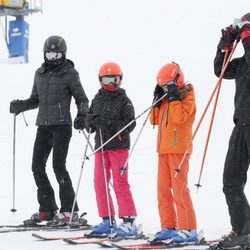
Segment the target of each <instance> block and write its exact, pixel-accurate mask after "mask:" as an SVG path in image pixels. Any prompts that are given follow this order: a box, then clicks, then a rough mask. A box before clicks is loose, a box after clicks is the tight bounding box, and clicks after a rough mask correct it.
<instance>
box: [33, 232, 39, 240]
mask: <svg viewBox="0 0 250 250" xmlns="http://www.w3.org/2000/svg"><path fill="white" fill-rule="evenodd" d="M31 235H32V236H33V237H34V238H36V239H41V236H40V235H39V234H35V233H32V234H31Z"/></svg>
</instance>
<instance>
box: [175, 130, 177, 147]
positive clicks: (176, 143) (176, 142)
mask: <svg viewBox="0 0 250 250" xmlns="http://www.w3.org/2000/svg"><path fill="white" fill-rule="evenodd" d="M176 145H177V139H176V128H174V148H176Z"/></svg>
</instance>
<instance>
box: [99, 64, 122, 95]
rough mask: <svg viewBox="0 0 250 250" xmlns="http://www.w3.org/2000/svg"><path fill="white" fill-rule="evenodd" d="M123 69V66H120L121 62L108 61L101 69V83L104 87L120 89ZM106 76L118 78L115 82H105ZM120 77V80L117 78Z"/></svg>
mask: <svg viewBox="0 0 250 250" xmlns="http://www.w3.org/2000/svg"><path fill="white" fill-rule="evenodd" d="M122 75H123V73H122V70H121V67H120V66H119V64H117V63H115V62H107V63H104V64H103V65H102V66H101V68H100V70H99V74H98V77H99V81H100V84H101V86H102V88H104V89H106V90H108V91H114V90H116V89H118V87H119V86H120V85H121V81H122ZM104 77H106V78H113V77H114V78H115V79H116V83H115V84H114V83H113V84H105V83H104V79H103V78H104ZM117 79H118V80H117Z"/></svg>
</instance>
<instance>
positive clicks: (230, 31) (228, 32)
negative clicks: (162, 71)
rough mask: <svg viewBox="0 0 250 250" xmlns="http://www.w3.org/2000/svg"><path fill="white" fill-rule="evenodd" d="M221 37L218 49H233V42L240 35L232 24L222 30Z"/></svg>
mask: <svg viewBox="0 0 250 250" xmlns="http://www.w3.org/2000/svg"><path fill="white" fill-rule="evenodd" d="M221 34H222V36H221V39H220V42H219V44H218V46H217V47H218V49H220V50H226V49H228V50H232V48H233V43H234V41H235V40H236V38H237V36H238V31H237V30H236V29H234V28H233V26H232V25H230V26H228V27H226V28H225V29H222V30H221Z"/></svg>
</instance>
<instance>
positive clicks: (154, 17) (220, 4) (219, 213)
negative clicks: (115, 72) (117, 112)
mask: <svg viewBox="0 0 250 250" xmlns="http://www.w3.org/2000/svg"><path fill="white" fill-rule="evenodd" d="M239 2H240V3H239ZM43 7H44V13H43V14H37V15H33V16H31V17H28V18H27V21H28V22H29V23H30V64H28V65H4V64H0V72H1V86H2V88H1V92H0V103H1V105H0V114H1V120H0V121H1V122H0V149H1V151H0V152H1V153H0V156H1V157H0V224H16V223H20V222H21V221H22V220H23V219H26V218H29V217H30V215H31V214H32V213H33V212H35V211H37V209H38V205H37V201H36V187H35V183H34V180H33V177H32V173H31V157H32V148H33V143H34V138H35V134H36V126H35V125H34V123H35V118H36V114H37V110H34V111H29V112H25V117H26V119H27V121H28V124H29V126H28V127H26V126H25V123H24V121H23V118H22V115H19V116H18V118H17V138H16V139H17V145H16V151H17V153H16V208H17V212H16V213H15V214H14V216H13V215H12V213H11V212H10V209H11V208H12V139H13V116H12V115H11V114H9V112H8V109H9V102H10V101H11V100H13V99H17V98H19V99H25V98H27V97H28V96H29V94H30V92H31V88H32V83H33V77H34V72H35V70H36V68H37V67H39V66H40V64H41V63H42V59H43V53H42V47H43V43H44V40H45V39H46V38H47V37H48V36H50V35H54V34H58V35H61V36H63V37H64V38H65V40H66V42H67V44H68V54H67V55H68V58H70V59H72V60H73V61H74V62H75V66H76V69H77V70H78V71H79V73H80V77H81V80H82V83H83V86H84V89H85V91H86V93H87V95H88V97H89V99H90V100H91V99H92V97H93V96H94V94H95V93H96V91H97V90H98V88H99V83H98V78H97V73H98V70H99V67H100V65H101V64H102V63H104V62H106V61H109V60H113V61H116V62H118V63H119V64H120V65H121V67H122V69H123V72H124V83H123V87H124V88H125V89H126V90H127V93H128V96H129V97H130V98H131V100H132V101H133V103H134V106H135V109H136V114H137V115H138V114H140V113H141V112H142V111H144V110H145V109H146V108H147V107H148V106H149V105H150V104H151V101H152V92H153V89H154V86H155V84H156V74H157V71H158V70H159V68H160V67H161V66H162V65H163V64H165V63H167V62H171V61H175V62H178V63H179V64H180V66H181V68H182V70H183V72H184V74H185V79H186V80H187V81H190V82H192V83H193V85H194V88H195V91H196V99H197V116H196V123H197V122H198V120H199V118H200V116H201V113H202V112H203V110H204V108H205V105H206V103H207V101H208V99H209V97H210V95H211V93H212V89H213V87H214V86H215V84H216V81H217V79H216V77H215V76H214V74H213V58H214V56H215V52H216V46H217V43H218V40H219V37H220V30H221V28H223V27H225V26H227V25H229V24H230V23H232V21H233V19H234V18H236V17H241V16H242V15H243V14H245V13H246V12H249V9H248V7H249V0H241V1H238V2H236V1H231V0H230V1H228V0H220V1H215V0H210V1H202V0H178V1H170V0H154V1H152V0H123V1H122V0H105V1H101V0H82V1H76V0H75V1H56V0H50V1H44V6H43ZM4 46H5V45H4V40H3V38H2V37H1V38H0V54H1V58H3V57H4V56H7V55H6V51H5V47H4ZM242 53H243V50H242V46H241V44H240V45H239V47H238V48H237V51H236V55H238V56H240V55H242ZM233 96H234V81H224V82H223V86H222V89H221V95H220V100H219V103H218V108H217V114H216V117H215V124H214V128H213V132H212V138H211V141H210V144H209V149H208V154H207V159H206V162H205V169H204V173H203V176H202V181H201V184H202V185H203V186H202V188H201V189H200V190H199V192H198V193H196V187H195V186H194V184H196V183H197V181H198V175H199V170H200V165H201V159H202V153H203V148H204V144H205V139H206V134H207V129H208V124H209V118H210V116H211V112H209V113H208V114H207V117H206V119H205V121H204V122H203V124H202V127H201V129H200V130H199V133H198V134H197V138H196V139H195V141H194V153H193V156H192V158H191V162H190V175H189V183H190V191H191V194H192V198H193V202H194V206H195V209H196V214H197V220H198V227H199V229H203V230H205V235H206V237H207V238H209V239H211V238H217V237H220V236H221V234H223V233H227V232H228V231H229V230H230V223H229V217H228V211H227V206H226V203H225V199H224V195H223V193H222V185H221V184H222V171H223V164H224V158H225V154H226V151H227V145H228V140H229V136H230V133H231V130H232V127H233V123H232V114H233ZM72 110H73V112H72V114H73V116H74V115H75V113H76V109H75V107H74V102H73V103H72ZM144 119H145V116H144V117H142V118H140V120H138V123H137V128H136V130H135V131H134V132H133V134H132V139H134V138H135V137H136V136H137V134H138V132H139V130H140V128H141V126H142V123H143V121H144ZM156 131H157V130H156V129H155V130H153V129H152V127H151V126H150V125H149V124H147V125H146V127H145V129H144V132H143V134H142V136H141V138H140V140H139V142H138V144H137V146H136V149H135V151H134V154H133V156H132V157H131V160H130V173H129V175H130V183H131V188H132V192H133V195H134V199H135V202H136V205H137V210H138V218H137V222H138V223H142V224H143V227H144V231H145V233H154V232H155V231H157V230H159V229H160V224H159V217H158V210H157V199H156V174H157V155H156V153H155V143H156V142H155V141H156ZM132 142H133V140H132ZM84 147H85V139H84V137H83V135H81V134H79V133H78V132H77V131H74V133H73V137H72V140H71V144H70V150H69V154H68V159H67V165H68V170H69V172H70V174H71V177H72V181H73V183H74V187H76V185H77V181H78V178H79V173H80V168H81V162H82V159H83V155H82V154H83V151H84ZM48 174H49V176H50V179H51V182H52V184H53V186H54V188H55V192H56V193H58V192H57V191H58V187H57V183H56V180H55V177H54V175H53V171H52V168H51V162H50V161H49V162H48ZM249 187H250V184H249V183H248V185H247V186H246V192H247V195H248V197H250V191H249V190H250V188H249ZM94 195H95V194H94V188H93V157H92V158H91V160H90V161H89V162H87V163H86V164H85V166H84V170H83V178H82V181H81V186H80V190H79V196H78V197H79V198H78V203H79V207H80V210H81V211H86V212H88V215H87V218H88V220H89V223H91V224H95V223H98V222H99V218H98V213H97V208H96V203H95V198H94V197H95V196H94ZM51 234H52V233H51ZM75 234H77V235H79V233H75ZM0 239H1V243H0V249H1V250H10V249H11V250H14V249H20V246H22V248H23V249H26V250H31V249H47V250H50V249H54V248H55V247H56V248H58V249H66V248H67V249H69V248H71V247H70V246H67V245H65V244H64V243H62V242H46V243H45V242H43V243H38V242H37V241H35V240H33V239H32V237H31V233H30V232H26V233H11V234H0ZM81 248H85V249H97V247H95V246H81Z"/></svg>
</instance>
